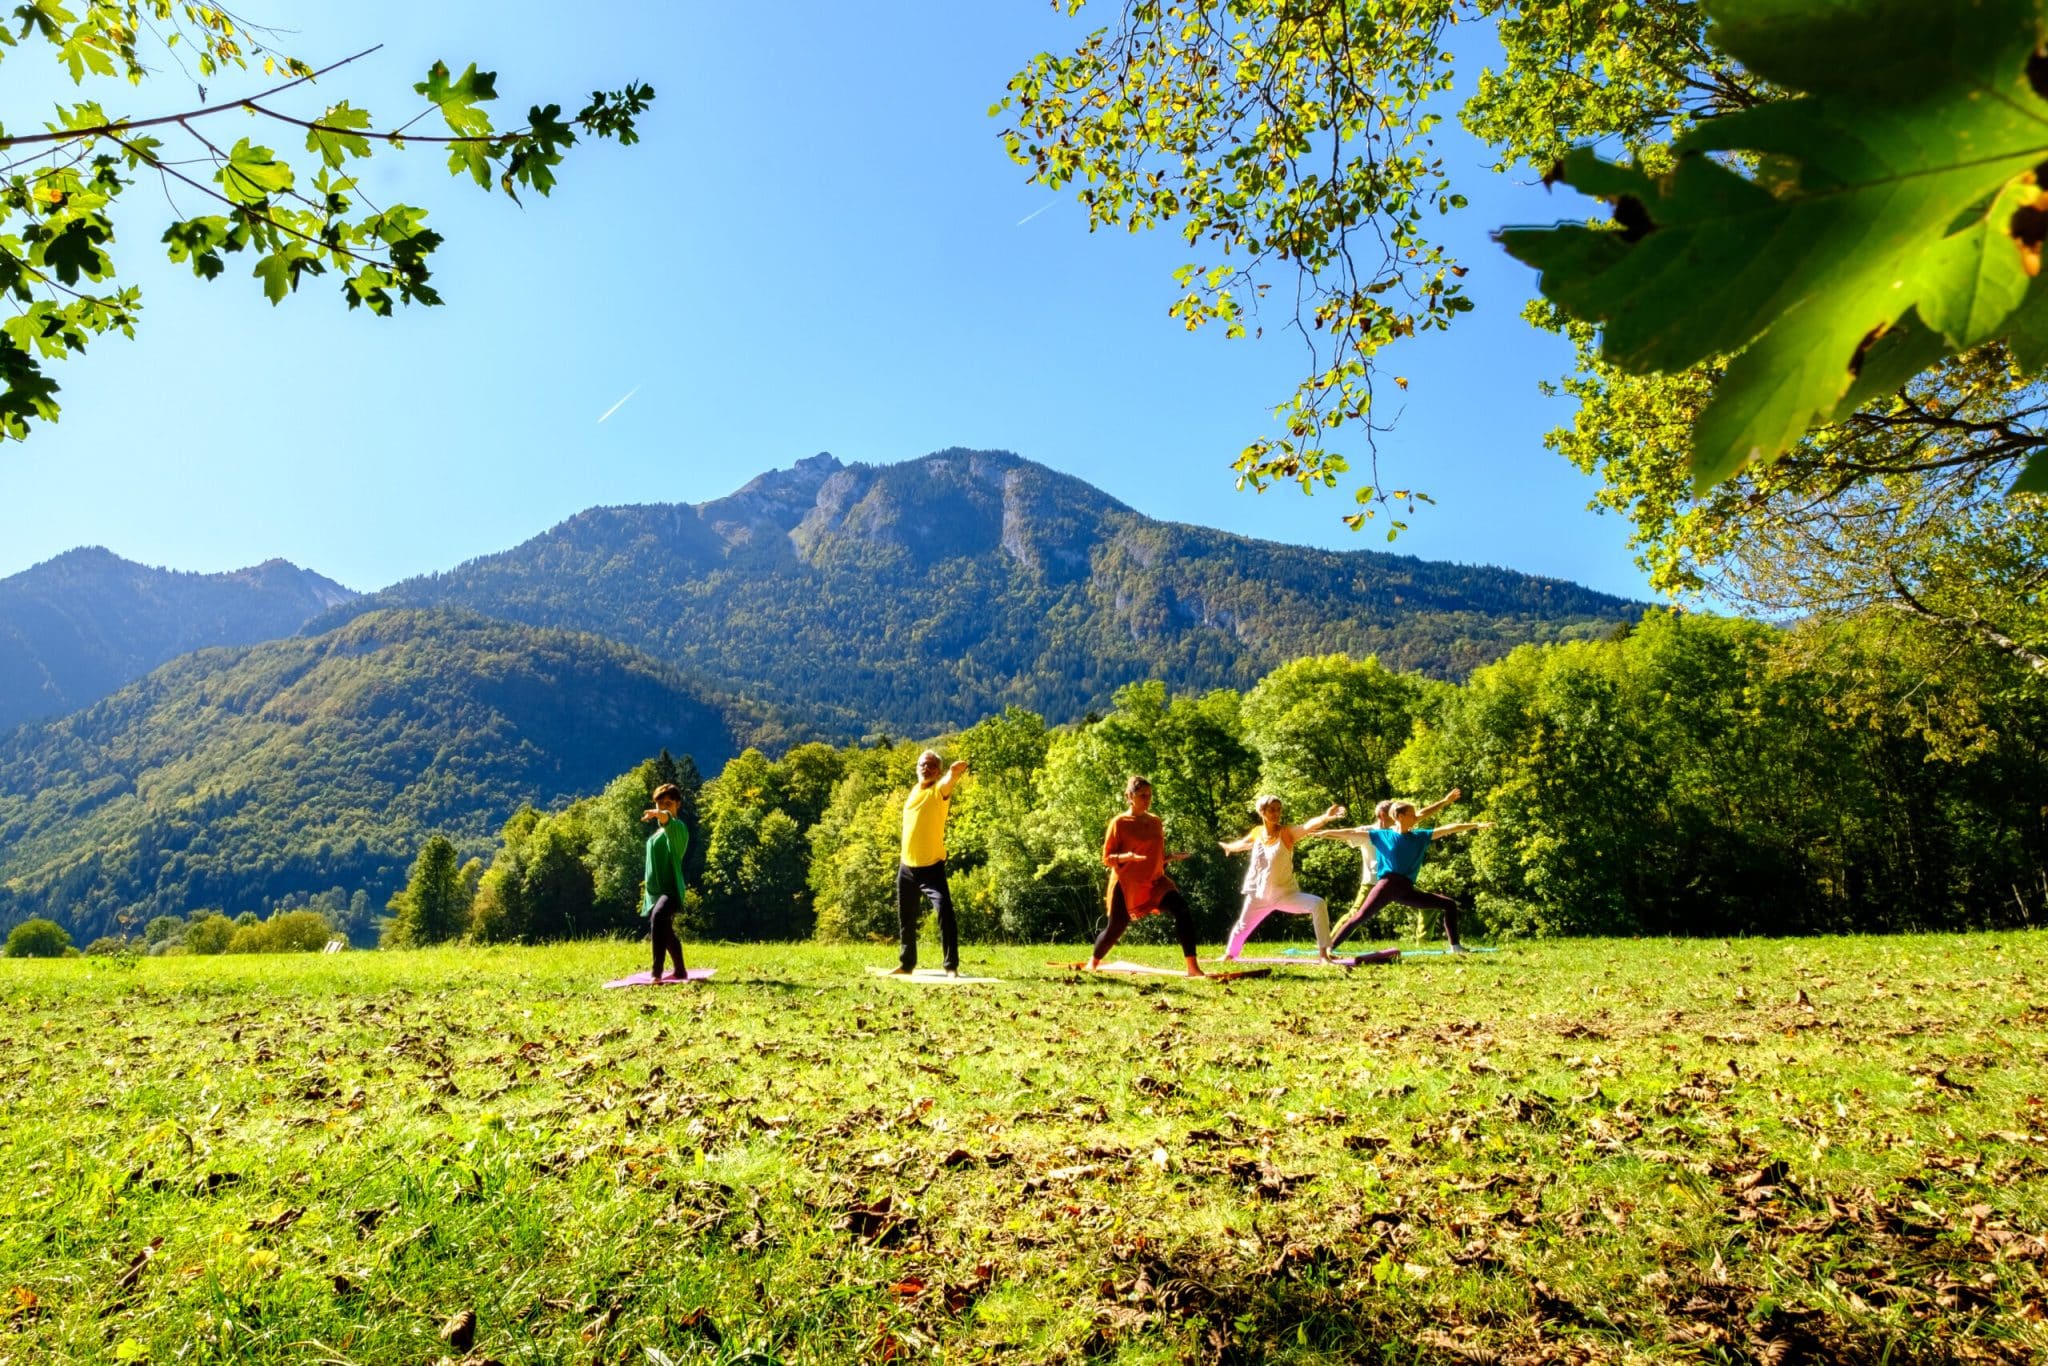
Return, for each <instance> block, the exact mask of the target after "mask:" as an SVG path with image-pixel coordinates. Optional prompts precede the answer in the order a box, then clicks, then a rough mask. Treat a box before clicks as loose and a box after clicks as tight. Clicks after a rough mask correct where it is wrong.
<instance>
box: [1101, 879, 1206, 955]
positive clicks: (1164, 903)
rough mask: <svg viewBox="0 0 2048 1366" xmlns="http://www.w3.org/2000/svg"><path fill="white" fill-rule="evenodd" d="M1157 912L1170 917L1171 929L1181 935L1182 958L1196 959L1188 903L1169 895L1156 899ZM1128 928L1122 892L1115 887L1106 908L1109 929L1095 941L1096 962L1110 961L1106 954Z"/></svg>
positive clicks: (1176, 894)
mask: <svg viewBox="0 0 2048 1366" xmlns="http://www.w3.org/2000/svg"><path fill="white" fill-rule="evenodd" d="M1159 909H1160V910H1162V911H1165V912H1166V913H1167V914H1168V915H1170V916H1172V917H1173V928H1174V929H1176V930H1178V931H1179V932H1180V951H1181V956H1182V957H1184V958H1193V957H1194V956H1195V913H1194V911H1193V910H1192V909H1191V908H1190V907H1189V906H1188V899H1187V898H1186V897H1184V896H1182V895H1181V894H1180V893H1179V892H1177V891H1175V892H1168V893H1167V894H1166V895H1165V896H1163V897H1161V898H1159ZM1130 927H1131V913H1130V912H1129V911H1127V910H1125V909H1124V889H1123V888H1122V887H1118V888H1117V889H1116V895H1115V897H1114V899H1112V900H1111V902H1110V905H1109V925H1108V927H1107V928H1106V929H1104V930H1103V931H1102V935H1101V937H1100V938H1098V939H1097V940H1096V941H1095V961H1096V962H1098V963H1099V962H1101V961H1102V960H1103V959H1105V958H1107V957H1109V951H1110V950H1111V949H1113V948H1115V947H1116V941H1117V940H1119V939H1121V938H1123V937H1124V931H1125V930H1128V929H1129V928H1130Z"/></svg>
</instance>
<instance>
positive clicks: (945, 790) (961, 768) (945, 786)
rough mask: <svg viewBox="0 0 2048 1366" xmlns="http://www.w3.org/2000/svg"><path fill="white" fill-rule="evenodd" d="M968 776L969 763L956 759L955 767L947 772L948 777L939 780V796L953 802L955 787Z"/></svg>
mask: <svg viewBox="0 0 2048 1366" xmlns="http://www.w3.org/2000/svg"><path fill="white" fill-rule="evenodd" d="M966 776H967V761H966V760H965V759H955V760H954V761H953V766H952V767H951V768H949V769H947V770H946V776H945V777H943V778H941V779H939V796H940V798H942V799H943V800H945V801H951V800H953V787H954V785H955V784H956V783H958V782H959V781H960V780H961V779H962V778H964V777H966Z"/></svg>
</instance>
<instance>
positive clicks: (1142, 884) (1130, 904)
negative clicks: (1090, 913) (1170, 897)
mask: <svg viewBox="0 0 2048 1366" xmlns="http://www.w3.org/2000/svg"><path fill="white" fill-rule="evenodd" d="M1112 854H1140V855H1143V857H1141V858H1135V859H1129V860H1125V859H1116V858H1111V857H1110V855H1112ZM1102 861H1103V863H1104V864H1106V865H1107V866H1108V868H1109V872H1110V878H1109V898H1108V899H1109V905H1110V906H1111V908H1112V909H1113V908H1114V907H1115V906H1116V893H1117V890H1118V889H1119V888H1121V889H1122V890H1123V894H1124V909H1125V910H1126V911H1128V912H1129V913H1130V916H1131V919H1133V920H1136V919H1137V918H1138V917H1139V916H1142V915H1150V914H1152V912H1154V911H1156V910H1158V909H1159V903H1160V901H1161V900H1162V899H1164V898H1165V896H1166V894H1167V893H1168V892H1171V891H1174V890H1176V888H1175V887H1174V883H1173V879H1172V878H1170V877H1168V876H1167V875H1166V826H1165V823H1164V822H1162V821H1161V820H1160V819H1159V817H1157V816H1155V815H1153V814H1152V813H1151V812H1149V811H1148V812H1146V813H1145V814H1144V815H1142V816H1134V815H1132V814H1131V813H1130V812H1128V811H1126V812H1123V813H1122V814H1121V815H1118V816H1113V817H1111V818H1110V822H1109V829H1108V830H1106V831H1104V832H1103V836H1102Z"/></svg>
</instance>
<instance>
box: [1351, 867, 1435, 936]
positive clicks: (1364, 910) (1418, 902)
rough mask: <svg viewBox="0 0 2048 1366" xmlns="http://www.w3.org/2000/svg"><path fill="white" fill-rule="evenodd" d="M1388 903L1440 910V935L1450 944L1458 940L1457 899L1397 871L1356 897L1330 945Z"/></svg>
mask: <svg viewBox="0 0 2048 1366" xmlns="http://www.w3.org/2000/svg"><path fill="white" fill-rule="evenodd" d="M1388 905H1396V906H1414V907H1416V908H1417V909H1418V910H1424V911H1442V912H1443V913H1444V938H1446V939H1448V940H1450V941H1451V943H1453V944H1455V943H1457V942H1458V903H1457V902H1456V901H1453V900H1452V899H1451V898H1450V897H1447V896H1445V895H1443V894H1442V893H1441V892H1425V891H1423V890H1421V889H1420V888H1418V887H1417V886H1416V885H1415V882H1414V880H1413V879H1411V878H1405V877H1402V876H1401V875H1400V874H1399V873H1387V874H1385V875H1383V876H1382V877H1381V878H1380V880H1379V881H1378V882H1375V883H1373V885H1372V890H1371V891H1369V892H1367V893H1366V894H1365V895H1364V896H1363V897H1361V898H1360V899H1359V902H1358V913H1357V916H1356V917H1355V918H1354V919H1353V920H1352V921H1351V923H1350V924H1348V925H1346V926H1345V927H1344V928H1343V929H1341V930H1339V931H1338V932H1337V933H1336V935H1335V936H1334V937H1333V938H1332V939H1331V940H1330V947H1331V948H1333V949H1334V948H1336V947H1337V946H1338V945H1339V944H1341V943H1343V942H1344V941H1345V940H1346V939H1349V938H1350V937H1351V932H1352V931H1353V930H1355V929H1357V928H1358V927H1359V926H1360V925H1363V924H1364V923H1365V922H1366V921H1368V920H1370V919H1372V917H1373V913H1374V912H1376V911H1378V910H1379V908H1380V907H1382V906H1388Z"/></svg>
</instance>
